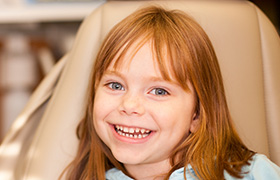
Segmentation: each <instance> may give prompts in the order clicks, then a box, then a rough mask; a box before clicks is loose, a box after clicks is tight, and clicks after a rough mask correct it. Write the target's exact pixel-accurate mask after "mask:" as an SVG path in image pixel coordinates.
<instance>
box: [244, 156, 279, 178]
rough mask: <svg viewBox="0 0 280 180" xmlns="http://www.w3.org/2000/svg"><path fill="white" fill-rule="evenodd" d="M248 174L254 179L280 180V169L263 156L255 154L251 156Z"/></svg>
mask: <svg viewBox="0 0 280 180" xmlns="http://www.w3.org/2000/svg"><path fill="white" fill-rule="evenodd" d="M249 174H250V175H251V176H252V177H254V178H256V179H258V178H259V179H262V178H263V179H280V167H279V166H277V165H276V164H274V163H273V162H272V161H270V160H269V159H268V158H267V157H266V156H265V155H263V154H256V155H254V156H253V160H252V162H251V165H250V171H249ZM257 177H258V178H257Z"/></svg>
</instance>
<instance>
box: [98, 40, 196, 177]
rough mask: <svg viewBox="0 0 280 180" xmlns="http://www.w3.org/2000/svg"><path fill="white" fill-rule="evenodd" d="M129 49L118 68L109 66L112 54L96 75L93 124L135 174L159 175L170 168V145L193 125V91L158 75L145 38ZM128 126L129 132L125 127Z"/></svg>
mask: <svg viewBox="0 0 280 180" xmlns="http://www.w3.org/2000/svg"><path fill="white" fill-rule="evenodd" d="M133 49H134V48H133V46H132V47H131V48H130V49H129V50H128V52H127V53H126V55H125V56H124V62H123V64H122V65H121V67H120V68H117V69H115V68H113V65H114V62H115V60H113V62H112V63H111V65H110V66H109V67H108V69H107V71H106V72H105V74H104V75H103V77H102V78H101V81H100V83H99V85H98V86H97V90H96V96H95V100H94V108H93V114H94V119H93V121H94V127H95V129H96V132H97V134H98V136H99V137H100V138H101V139H102V141H103V142H104V143H105V144H106V145H107V146H108V147H109V148H110V149H111V151H112V153H113V155H114V157H115V158H116V159H117V160H118V161H120V162H121V163H123V164H124V166H125V168H126V169H127V170H128V172H129V173H130V174H132V175H133V176H134V178H136V179H154V178H155V177H157V178H158V179H161V178H162V177H161V176H160V175H161V174H163V173H166V172H168V170H169V169H170V164H169V155H170V153H171V152H172V149H173V148H174V147H175V146H176V145H177V144H178V143H179V141H180V140H181V139H182V138H183V136H184V135H186V134H187V135H188V134H189V133H190V132H192V131H195V128H196V125H197V119H195V118H194V117H195V113H194V112H195V96H194V92H193V88H192V87H191V85H189V87H190V91H188V92H187V91H185V90H184V89H183V88H182V87H181V86H180V85H179V84H178V83H177V82H176V81H175V80H174V78H173V81H166V80H164V79H163V78H162V76H161V73H160V71H159V69H158V65H157V63H156V60H155V59H154V56H153V52H152V50H151V49H152V48H151V43H150V42H147V43H146V44H144V45H143V46H142V47H141V48H140V49H139V50H138V51H137V53H136V54H135V55H134V56H131V54H134V53H133ZM171 77H172V76H171ZM187 83H188V82H187ZM120 128H122V130H120ZM124 128H126V130H124ZM130 130H131V132H133V131H134V132H133V133H129V132H125V131H130ZM141 130H142V131H143V132H144V131H145V132H144V133H141ZM126 134H128V136H129V135H132V136H133V137H130V136H129V137H127V136H126ZM139 134H141V135H140V138H139ZM144 136H145V137H144ZM143 172H145V173H143Z"/></svg>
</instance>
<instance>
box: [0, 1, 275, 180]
mask: <svg viewBox="0 0 280 180" xmlns="http://www.w3.org/2000/svg"><path fill="white" fill-rule="evenodd" d="M147 4H159V5H160V6H163V7H166V8H168V9H180V10H183V11H185V12H187V13H188V14H189V15H191V16H192V17H193V18H194V19H195V20H196V21H197V22H198V23H199V24H200V25H201V26H202V27H203V28H204V30H205V31H206V32H207V34H208V35H209V37H210V39H211V41H212V43H213V45H214V48H215V50H216V53H217V56H218V59H219V63H220V67H221V71H222V74H223V79H224V84H225V89H226V95H227V99H228V103H229V107H230V111H231V114H232V117H233V119H234V124H235V126H236V127H237V130H238V132H239V133H240V135H241V138H242V139H243V141H244V142H245V144H246V145H247V146H248V147H249V148H251V149H253V150H254V151H257V152H259V153H263V154H265V155H267V156H268V157H269V158H270V159H271V160H272V161H273V162H275V163H276V164H278V165H280V40H279V36H278V34H277V32H276V30H275V28H274V27H273V25H272V24H271V22H270V21H269V20H268V18H267V17H266V16H265V15H264V14H263V13H262V12H261V11H260V10H259V9H258V8H257V7H256V6H255V5H253V4H252V3H250V2H247V1H198V0H193V1H191V0H187V1H172V0H170V1H152V2H151V1H111V2H107V3H105V4H104V5H102V6H101V7H99V8H98V9H96V10H95V11H94V12H93V13H92V14H91V15H90V16H88V17H87V18H86V19H85V21H84V22H83V24H82V25H81V27H80V29H79V31H78V33H77V37H76V40H75V43H74V45H73V47H72V49H71V50H70V51H69V52H68V53H67V54H66V55H65V56H64V57H63V58H62V59H61V60H60V61H59V62H58V63H57V64H56V65H55V66H54V68H53V69H52V71H51V72H50V73H49V74H48V75H47V76H46V77H45V79H44V80H43V81H42V82H41V84H40V85H39V87H38V88H37V89H36V90H35V92H34V93H33V95H32V96H31V98H30V100H29V102H28V104H27V105H26V107H25V108H24V110H23V111H22V113H21V114H20V115H19V116H18V118H17V119H16V120H15V122H14V124H13V126H12V127H11V129H10V131H9V132H8V134H7V135H6V137H5V139H4V141H3V143H2V145H1V147H0V179H4V180H9V179H11V180H12V179H16V180H21V179H22V180H41V179H42V180H54V179H58V177H59V175H60V174H61V172H62V171H63V169H64V168H65V167H66V166H67V164H68V163H69V162H70V161H71V160H72V159H73V157H74V156H75V153H76V150H77V145H78V140H77V138H76V135H75V130H76V127H77V124H78V122H79V121H80V119H81V118H82V116H83V114H84V110H85V100H86V97H85V94H86V90H87V87H88V81H89V75H90V72H91V68H92V64H93V62H94V59H95V56H96V54H97V51H98V49H99V46H100V44H101V42H102V40H103V39H104V37H105V35H106V34H107V32H108V31H109V30H110V29H111V27H112V26H113V25H115V24H116V23H117V22H119V21H120V20H121V19H123V18H124V17H126V16H127V15H129V14H130V13H132V12H133V11H135V10H136V9H138V8H140V7H143V6H146V5H147Z"/></svg>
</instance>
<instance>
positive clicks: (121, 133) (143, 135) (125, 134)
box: [117, 131, 149, 139]
mask: <svg viewBox="0 0 280 180" xmlns="http://www.w3.org/2000/svg"><path fill="white" fill-rule="evenodd" d="M117 133H118V134H119V135H121V136H125V137H130V138H134V139H141V138H145V137H147V136H149V134H138V135H137V134H127V133H123V132H121V131H117Z"/></svg>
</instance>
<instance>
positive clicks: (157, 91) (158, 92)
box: [151, 88, 169, 96]
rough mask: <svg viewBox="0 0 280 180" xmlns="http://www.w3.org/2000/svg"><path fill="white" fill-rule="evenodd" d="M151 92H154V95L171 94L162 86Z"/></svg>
mask: <svg viewBox="0 0 280 180" xmlns="http://www.w3.org/2000/svg"><path fill="white" fill-rule="evenodd" d="M151 93H152V94H154V95H157V96H165V95H169V93H168V92H167V91H166V90H164V89H162V88H155V89H153V90H152V91H151Z"/></svg>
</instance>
